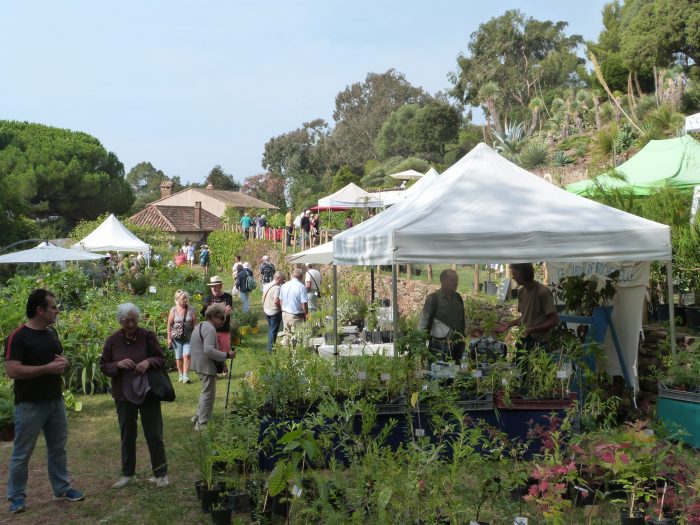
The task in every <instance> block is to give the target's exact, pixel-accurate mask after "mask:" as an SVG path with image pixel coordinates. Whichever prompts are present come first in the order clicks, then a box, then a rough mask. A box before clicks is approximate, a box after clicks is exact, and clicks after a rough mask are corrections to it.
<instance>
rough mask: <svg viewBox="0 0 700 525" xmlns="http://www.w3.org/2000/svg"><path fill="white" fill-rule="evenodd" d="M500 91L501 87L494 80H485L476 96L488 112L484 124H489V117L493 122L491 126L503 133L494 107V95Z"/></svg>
mask: <svg viewBox="0 0 700 525" xmlns="http://www.w3.org/2000/svg"><path fill="white" fill-rule="evenodd" d="M500 92H501V88H499V87H498V84H496V83H495V82H487V83H486V84H484V85H483V86H481V89H479V92H478V93H477V98H478V99H479V102H480V103H481V104H483V105H484V106H486V111H487V112H488V115H487V116H488V117H489V118H487V119H486V125H487V126H489V119H490V120H491V121H492V122H493V127H494V128H495V129H496V131H497V132H498V133H501V134H502V133H503V128H502V127H501V122H500V119H499V118H498V110H497V109H496V97H498V95H499V94H500Z"/></svg>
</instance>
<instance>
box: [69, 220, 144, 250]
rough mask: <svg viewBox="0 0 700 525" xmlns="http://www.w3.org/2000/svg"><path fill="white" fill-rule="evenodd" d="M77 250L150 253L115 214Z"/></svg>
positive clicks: (79, 245)
mask: <svg viewBox="0 0 700 525" xmlns="http://www.w3.org/2000/svg"><path fill="white" fill-rule="evenodd" d="M75 247H76V248H80V249H82V250H88V251H93V252H110V251H115V252H144V253H148V252H149V249H150V248H149V246H148V244H146V243H145V242H143V241H142V240H141V239H139V238H138V237H136V235H134V234H133V233H131V232H130V231H129V230H127V229H126V227H125V226H124V225H123V224H122V223H121V222H119V219H117V218H116V217H115V216H114V214H111V215H110V216H109V217H107V218H106V219H105V220H104V222H103V223H102V224H100V225H99V226H98V227H97V228H95V229H94V230H93V231H92V232H91V233H90V234H89V235H88V236H87V237H85V238H84V239H82V240H81V241H79V242H78V243H77V244H76V245H75Z"/></svg>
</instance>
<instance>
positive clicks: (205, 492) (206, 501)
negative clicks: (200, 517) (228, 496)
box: [202, 486, 224, 512]
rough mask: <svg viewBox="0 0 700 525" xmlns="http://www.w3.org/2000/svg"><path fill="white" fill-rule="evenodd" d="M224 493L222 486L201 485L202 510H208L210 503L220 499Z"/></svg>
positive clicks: (212, 503)
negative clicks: (209, 486)
mask: <svg viewBox="0 0 700 525" xmlns="http://www.w3.org/2000/svg"><path fill="white" fill-rule="evenodd" d="M223 493H224V488H223V487H222V486H215V487H214V488H213V489H206V488H204V487H202V512H209V511H210V510H211V507H212V505H214V504H215V503H217V502H218V501H220V500H221V496H222V494H223Z"/></svg>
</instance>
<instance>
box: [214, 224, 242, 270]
mask: <svg viewBox="0 0 700 525" xmlns="http://www.w3.org/2000/svg"><path fill="white" fill-rule="evenodd" d="M207 242H208V244H209V248H210V249H211V264H212V267H213V268H217V271H219V270H229V269H230V268H231V267H232V266H233V261H235V260H236V255H239V254H240V253H241V250H242V249H243V247H244V245H245V239H244V237H243V235H241V234H240V233H234V232H232V231H225V230H218V231H214V232H211V233H210V234H209V238H208V239H207Z"/></svg>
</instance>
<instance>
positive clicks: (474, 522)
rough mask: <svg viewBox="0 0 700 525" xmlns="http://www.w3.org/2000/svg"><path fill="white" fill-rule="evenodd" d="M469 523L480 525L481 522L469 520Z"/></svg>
mask: <svg viewBox="0 0 700 525" xmlns="http://www.w3.org/2000/svg"><path fill="white" fill-rule="evenodd" d="M469 525H479V522H478V521H474V520H472V521H470V522H469Z"/></svg>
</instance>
